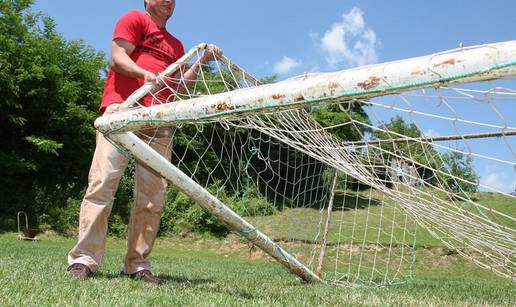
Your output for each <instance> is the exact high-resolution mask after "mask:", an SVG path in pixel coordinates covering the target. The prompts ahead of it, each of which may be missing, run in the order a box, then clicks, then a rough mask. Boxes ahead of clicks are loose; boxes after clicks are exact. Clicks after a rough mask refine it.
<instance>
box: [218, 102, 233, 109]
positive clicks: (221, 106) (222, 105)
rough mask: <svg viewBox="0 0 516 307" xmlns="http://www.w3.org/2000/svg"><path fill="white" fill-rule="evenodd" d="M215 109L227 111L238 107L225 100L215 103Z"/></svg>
mask: <svg viewBox="0 0 516 307" xmlns="http://www.w3.org/2000/svg"><path fill="white" fill-rule="evenodd" d="M215 109H217V111H227V110H234V109H236V108H235V106H233V105H230V104H228V103H226V102H225V101H221V102H219V103H217V104H216V105H215Z"/></svg>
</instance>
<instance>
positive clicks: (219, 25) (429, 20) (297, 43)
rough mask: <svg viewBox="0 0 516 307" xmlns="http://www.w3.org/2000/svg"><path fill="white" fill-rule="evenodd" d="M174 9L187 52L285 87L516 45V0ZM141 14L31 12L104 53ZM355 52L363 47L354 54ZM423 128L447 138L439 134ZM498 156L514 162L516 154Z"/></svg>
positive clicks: (94, 4) (97, 3)
mask: <svg viewBox="0 0 516 307" xmlns="http://www.w3.org/2000/svg"><path fill="white" fill-rule="evenodd" d="M176 2H177V6H176V11H175V13H174V16H173V17H172V18H171V20H170V21H169V23H168V26H167V28H168V30H169V31H170V32H171V33H172V34H174V35H175V36H177V37H178V38H179V39H181V40H182V41H183V43H184V45H185V48H186V49H189V48H190V47H192V46H194V45H196V44H197V43H200V42H210V43H215V44H217V45H219V46H220V47H221V48H222V49H223V50H224V52H225V54H226V55H227V56H229V57H230V58H232V59H233V60H234V61H235V62H237V63H239V64H240V65H241V66H242V67H244V68H245V69H246V70H247V71H249V72H250V73H251V74H253V75H255V76H257V77H259V78H261V77H264V76H269V75H272V74H275V73H276V74H278V75H279V78H280V79H284V78H287V77H291V76H293V75H297V74H301V73H303V72H307V71H334V70H340V69H345V68H349V67H353V66H357V65H363V64H369V63H378V62H386V61H392V60H397V59H403V58H408V57H414V56H421V55H426V54H430V53H434V52H438V51H443V50H448V49H452V48H456V47H458V46H459V43H460V42H462V43H464V45H466V46H471V45H477V44H484V43H490V42H498V41H504V40H513V39H515V38H516V35H515V29H516V18H515V17H514V12H516V1H514V0H505V1H501V0H491V1H478V0H476V1H458V0H455V1H454V0H448V1H443V0H439V1H437V0H434V1H422V0H420V1H418V0H413V1H394V0H393V1H378V0H377V1H372V0H371V1H344V0H340V1H337V0H321V1H305V0H297V1H294V0H283V1H281V0H276V1H272V0H262V1H246V0H242V1H235V0H232V1H230V0H219V1H215V0H212V1H207V0H204V1H202V0H201V1H187V0H177V1H176ZM135 8H136V9H143V1H142V0H107V1H106V0H103V1H101V0H88V1H70V0H36V4H35V6H34V10H36V11H38V10H40V11H43V12H45V13H46V14H48V15H50V16H52V17H53V18H54V19H55V21H56V23H57V29H58V31H59V32H61V33H63V34H64V35H65V37H66V38H68V39H84V40H85V41H86V42H87V43H88V44H90V45H92V46H93V47H94V48H96V49H97V50H103V51H104V52H105V53H106V54H109V47H110V40H111V33H112V30H113V26H114V24H115V22H116V20H117V19H118V17H119V16H120V15H121V14H123V13H124V12H125V11H127V10H130V9H135ZM357 43H358V44H359V46H361V48H359V49H356V50H355V49H353V46H355V45H357ZM512 88H513V89H514V88H516V87H515V86H512ZM511 102H512V104H514V101H511ZM507 110H509V111H508V112H507V113H510V110H515V112H514V113H515V114H507V115H508V120H509V122H510V124H511V125H512V126H516V106H509V108H507ZM479 115H480V112H479ZM422 128H423V129H425V130H428V131H430V130H429V129H432V130H433V131H434V132H435V131H437V132H438V133H440V134H447V133H448V132H447V131H439V129H440V127H439V126H437V127H435V126H428V127H422ZM512 143H513V144H514V142H512ZM479 146H482V145H479ZM486 146H487V145H484V148H482V147H479V151H482V150H485V148H486ZM513 148H514V147H513ZM501 155H502V157H504V158H505V159H507V160H509V161H514V160H515V157H514V156H513V155H512V154H511V153H510V152H507V153H501ZM476 163H477V162H476ZM476 167H477V170H478V172H479V173H480V175H481V176H482V177H483V178H484V180H485V178H490V177H496V178H492V182H493V183H496V184H497V185H498V186H499V187H500V188H503V189H504V190H505V191H510V190H513V189H514V188H516V171H515V170H514V169H512V170H511V169H503V170H493V169H492V166H491V165H488V164H482V163H480V162H478V163H477V164H476ZM493 174H495V175H493ZM496 174H498V175H496Z"/></svg>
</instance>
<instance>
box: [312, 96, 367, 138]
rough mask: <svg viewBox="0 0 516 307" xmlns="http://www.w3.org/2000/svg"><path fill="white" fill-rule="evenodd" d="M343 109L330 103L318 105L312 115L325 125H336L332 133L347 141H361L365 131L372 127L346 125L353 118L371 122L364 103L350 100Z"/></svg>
mask: <svg viewBox="0 0 516 307" xmlns="http://www.w3.org/2000/svg"><path fill="white" fill-rule="evenodd" d="M343 107H344V108H345V109H346V111H343V110H342V109H341V107H340V106H339V105H336V104H334V105H329V106H321V107H316V108H314V109H313V110H312V112H311V115H312V117H313V118H314V119H315V120H316V121H317V122H318V123H319V124H321V125H322V126H323V127H334V128H333V129H331V130H330V132H331V133H333V134H334V135H336V136H337V137H339V138H340V139H342V140H345V141H359V140H361V139H362V138H363V135H364V133H366V132H369V131H370V129H369V128H368V127H366V126H364V125H360V126H357V125H353V124H351V125H346V123H349V122H350V121H351V120H356V121H359V122H363V123H370V121H369V116H368V115H367V113H366V112H365V110H364V108H363V103H359V102H349V103H347V104H344V105H343Z"/></svg>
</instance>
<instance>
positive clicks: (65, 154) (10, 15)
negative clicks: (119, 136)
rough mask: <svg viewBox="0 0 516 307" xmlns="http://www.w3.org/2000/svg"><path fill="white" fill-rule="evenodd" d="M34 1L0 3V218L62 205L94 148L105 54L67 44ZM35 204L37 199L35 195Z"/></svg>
mask: <svg viewBox="0 0 516 307" xmlns="http://www.w3.org/2000/svg"><path fill="white" fill-rule="evenodd" d="M33 2H34V1H33V0H0V96H1V97H2V99H0V138H1V140H2V142H1V143H0V173H1V174H2V176H1V177H0V198H1V206H2V207H3V208H2V213H3V214H5V216H8V217H10V216H15V214H16V211H17V210H21V209H23V210H26V211H29V212H32V213H37V211H39V212H44V211H48V210H49V208H38V202H37V199H38V195H40V196H41V193H44V194H47V195H55V197H52V198H51V199H47V201H48V202H49V203H45V202H43V203H39V205H41V206H43V207H45V206H53V207H59V206H66V204H67V199H68V197H69V196H70V195H75V194H77V193H78V191H79V190H80V189H82V188H83V187H84V185H85V179H86V177H87V176H86V175H87V172H88V165H89V163H90V161H91V153H92V148H93V146H94V140H95V138H94V135H95V130H94V127H93V121H94V119H95V118H96V117H97V116H98V111H97V110H98V103H99V100H100V95H101V91H102V85H103V80H102V77H101V72H102V70H103V69H105V67H106V61H105V58H104V55H103V54H102V53H100V52H97V51H95V50H94V49H93V48H92V47H90V46H87V45H86V44H85V43H84V42H83V41H75V40H72V41H68V40H66V39H65V38H64V37H63V36H62V35H61V34H59V33H58V32H57V31H56V25H55V23H54V21H53V20H52V18H50V17H48V16H45V15H44V14H42V13H32V12H31V10H30V9H31V6H32V5H33ZM39 199H41V197H40V198H39Z"/></svg>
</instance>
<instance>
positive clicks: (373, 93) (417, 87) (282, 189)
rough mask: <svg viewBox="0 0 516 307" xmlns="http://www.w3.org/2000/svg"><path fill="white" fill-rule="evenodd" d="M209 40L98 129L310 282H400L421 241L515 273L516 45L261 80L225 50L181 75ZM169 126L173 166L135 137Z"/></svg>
mask: <svg viewBox="0 0 516 307" xmlns="http://www.w3.org/2000/svg"><path fill="white" fill-rule="evenodd" d="M206 46H207V45H206V44H200V45H198V46H196V47H194V48H193V49H192V50H190V51H189V52H188V53H187V54H185V56H184V57H183V58H181V59H180V60H179V61H178V62H176V63H174V64H172V65H171V66H170V67H169V68H167V70H165V71H164V72H163V73H162V74H160V75H159V76H158V79H159V80H160V84H159V85H158V86H157V87H156V86H154V85H151V84H146V85H144V86H143V87H142V88H140V89H139V90H137V91H136V92H135V93H133V95H131V97H130V98H129V99H128V100H126V102H124V106H123V109H125V110H123V111H120V112H117V113H113V114H109V115H105V116H102V117H99V118H98V119H97V120H96V121H95V127H96V128H97V129H98V130H99V131H100V132H102V133H103V134H104V135H105V136H106V137H107V138H108V139H110V140H112V141H113V142H114V143H116V144H117V145H119V146H121V147H122V149H123V150H127V151H128V152H130V153H131V154H132V155H133V156H134V158H135V159H137V160H138V161H140V162H141V163H145V164H147V165H149V166H150V167H151V168H153V169H154V170H156V171H157V172H159V173H160V174H161V175H163V177H164V178H166V179H167V180H169V181H170V182H171V183H172V184H173V186H174V187H176V188H178V189H179V190H180V191H182V192H183V193H184V194H186V195H187V196H188V197H190V198H191V199H193V200H195V202H196V203H198V204H199V205H200V206H202V207H203V208H205V209H206V210H207V211H209V212H210V213H211V214H213V215H214V216H216V217H217V218H218V219H219V220H220V221H222V222H224V223H225V224H226V225H227V226H228V227H229V228H230V229H232V230H234V231H235V232H237V233H238V234H239V235H240V236H242V237H244V238H246V239H247V240H249V241H250V242H252V243H253V244H254V245H256V246H257V247H260V249H262V250H263V251H264V252H265V253H267V254H268V255H270V256H271V257H272V258H274V259H275V260H277V261H278V262H279V263H281V264H282V265H283V266H285V267H286V268H287V269H288V270H289V271H290V272H292V273H294V274H296V275H297V276H299V277H300V278H301V279H303V280H305V281H309V282H313V281H316V282H322V281H323V282H328V283H332V284H336V285H341V286H364V285H367V286H379V285H390V284H395V283H399V282H403V281H404V280H406V279H409V278H410V276H411V270H412V267H413V265H414V259H415V257H416V255H420V254H421V253H424V251H421V250H418V249H417V248H416V245H417V244H422V245H425V246H426V245H428V244H441V245H442V246H444V247H446V248H449V249H450V250H453V252H454V253H457V254H459V255H461V256H463V257H465V258H467V259H470V260H471V261H472V262H474V263H476V264H477V265H479V266H480V267H482V268H485V269H488V270H491V271H493V272H494V273H496V274H498V275H500V276H503V277H507V278H511V279H514V278H515V276H516V257H515V255H516V239H515V236H516V229H514V225H515V223H516V217H515V216H514V214H513V212H514V211H513V209H512V208H514V206H516V196H515V195H510V194H509V193H507V191H506V190H505V191H500V190H501V189H506V186H507V185H506V186H503V185H502V184H501V183H500V182H501V181H502V179H503V180H504V181H507V182H509V183H510V182H511V180H513V179H511V177H510V176H511V175H510V173H507V170H509V171H512V170H513V169H515V168H516V163H515V161H516V150H515V148H516V118H515V116H514V115H511V110H513V109H514V108H515V107H516V103H515V102H516V89H515V87H514V80H515V79H514V76H515V75H516V41H509V42H502V43H496V44H489V45H481V46H475V47H468V48H460V49H455V50H450V51H446V52H441V53H437V54H432V55H428V56H423V57H418V58H413V59H406V60H402V61H396V62H389V63H382V64H376V65H370V66H366V67H358V68H354V69H348V70H343V71H338V72H333V73H316V74H315V73H313V74H304V75H301V76H298V77H295V78H292V79H288V80H285V81H280V82H276V83H272V84H261V83H260V81H258V80H257V79H256V78H254V77H253V76H252V75H251V74H249V73H247V72H246V71H245V70H243V69H242V68H240V67H239V66H238V65H236V64H235V63H233V62H231V61H230V60H229V59H228V58H227V57H225V56H222V57H216V59H215V61H214V62H213V63H211V64H210V65H204V66H203V68H202V69H201V71H200V73H199V77H198V79H197V80H185V79H184V76H183V72H184V67H186V66H188V65H191V64H192V63H195V62H196V61H197V60H198V59H199V58H201V56H202V54H203V53H204V52H206ZM187 83H188V84H190V86H189V87H184V88H185V90H184V91H178V90H177V88H176V86H174V85H177V84H187ZM163 93H166V95H164V94H163ZM147 95H149V96H151V97H152V98H153V102H154V103H155V104H154V105H152V106H150V107H143V106H141V105H139V100H140V99H141V98H142V97H144V96H147ZM164 96H166V97H167V98H166V99H164V98H163V97H164ZM471 110H478V111H476V113H472V112H471ZM513 114H514V113H513ZM169 126H172V127H175V129H173V136H172V139H173V140H174V141H172V142H171V143H170V144H169V146H173V151H172V153H173V156H172V162H170V161H167V160H166V159H165V158H163V157H161V156H160V155H159V154H158V153H157V152H156V151H154V150H153V149H151V148H150V147H149V146H148V145H147V144H146V142H145V141H144V140H142V138H141V137H138V136H137V135H136V134H138V133H140V132H142V131H143V132H145V133H146V134H148V135H151V136H152V132H151V133H148V131H152V130H153V129H158V128H159V127H169ZM481 169H487V170H488V171H489V172H490V173H489V172H488V173H487V175H483V176H484V178H482V177H481V176H480V175H479V174H478V172H479V171H481ZM507 174H509V175H507ZM495 175H496V176H495ZM514 184H516V178H514ZM513 188H516V187H513ZM478 191H480V192H486V191H490V192H493V193H494V194H492V193H491V194H490V193H478ZM495 194H496V195H498V196H496V197H498V198H496V199H494V200H493V197H494V196H492V195H495ZM511 206H512V207H511ZM416 233H417V238H416ZM323 264H324V265H323ZM314 272H316V273H314Z"/></svg>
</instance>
